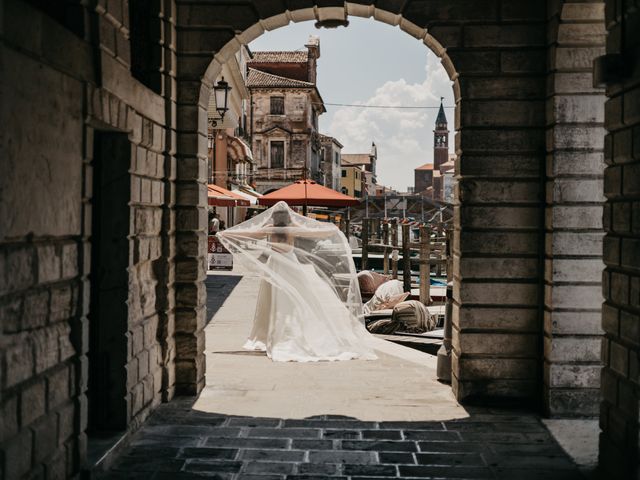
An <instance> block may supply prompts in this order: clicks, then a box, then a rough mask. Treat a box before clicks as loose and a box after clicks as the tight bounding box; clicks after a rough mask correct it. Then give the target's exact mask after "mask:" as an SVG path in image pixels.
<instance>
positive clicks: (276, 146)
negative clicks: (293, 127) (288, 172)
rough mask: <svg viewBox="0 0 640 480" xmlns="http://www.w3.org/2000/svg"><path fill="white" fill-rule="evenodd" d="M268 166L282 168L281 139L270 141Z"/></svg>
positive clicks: (282, 149) (282, 146)
mask: <svg viewBox="0 0 640 480" xmlns="http://www.w3.org/2000/svg"><path fill="white" fill-rule="evenodd" d="M270 146H271V152H270V159H271V162H270V165H269V166H270V167H271V168H284V142H283V141H282V140H279V141H272V142H271V145H270Z"/></svg>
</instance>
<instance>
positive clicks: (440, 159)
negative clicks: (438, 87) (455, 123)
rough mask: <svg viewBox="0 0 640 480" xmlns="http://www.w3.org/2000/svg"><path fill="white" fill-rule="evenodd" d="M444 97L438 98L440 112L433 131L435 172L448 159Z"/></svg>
mask: <svg viewBox="0 0 640 480" xmlns="http://www.w3.org/2000/svg"><path fill="white" fill-rule="evenodd" d="M443 100H444V97H440V110H438V116H437V117H436V128H435V130H434V131H433V168H434V170H437V169H439V168H440V165H442V164H443V163H445V162H446V161H447V160H448V159H449V129H448V127H447V117H446V116H445V114H444V106H443V104H442V102H443Z"/></svg>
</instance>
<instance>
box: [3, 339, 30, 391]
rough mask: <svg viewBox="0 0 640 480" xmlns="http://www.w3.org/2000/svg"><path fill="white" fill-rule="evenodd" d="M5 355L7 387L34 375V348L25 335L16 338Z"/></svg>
mask: <svg viewBox="0 0 640 480" xmlns="http://www.w3.org/2000/svg"><path fill="white" fill-rule="evenodd" d="M4 355H5V385H6V387H7V388H9V387H12V386H14V385H17V384H19V383H21V382H24V381H25V380H27V379H28V378H30V377H31V376H32V375H33V350H32V346H31V342H29V341H26V339H25V338H24V337H17V338H15V340H14V342H13V344H12V345H10V346H9V347H8V348H7V349H6V350H5V354H4Z"/></svg>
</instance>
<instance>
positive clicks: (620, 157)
mask: <svg viewBox="0 0 640 480" xmlns="http://www.w3.org/2000/svg"><path fill="white" fill-rule="evenodd" d="M605 14H606V25H607V30H608V37H607V54H611V55H620V56H621V57H619V58H621V59H622V65H623V68H621V69H616V68H615V67H614V68H613V69H611V70H609V71H607V70H601V72H600V73H602V74H604V75H603V77H604V78H603V80H604V79H606V80H607V96H608V97H609V100H608V101H607V103H606V106H605V125H606V127H607V130H608V134H607V136H606V138H605V161H606V164H607V168H606V169H605V172H604V191H605V195H606V197H607V203H606V205H605V214H604V219H605V220H604V223H605V229H606V232H607V235H606V237H605V239H604V261H605V264H606V266H607V268H606V270H605V272H604V275H603V279H602V286H603V293H604V297H605V303H604V305H603V307H602V327H603V329H604V331H605V338H604V339H603V343H602V360H603V362H604V365H605V366H604V369H603V371H602V384H601V391H602V397H601V398H602V403H601V406H600V426H601V428H602V434H601V437H600V465H601V468H602V470H603V478H637V477H638V475H639V474H640V470H639V468H638V464H639V463H638V462H639V457H638V451H639V447H640V445H639V435H638V433H639V427H638V411H639V404H638V398H639V396H640V394H639V390H638V389H639V374H638V372H639V371H640V366H639V365H640V61H638V59H639V58H640V35H638V32H639V31H640V12H639V11H638V8H637V2H636V6H635V7H634V5H633V2H615V1H610V0H607V2H606V11H605ZM614 60H615V58H614ZM607 77H608V79H607Z"/></svg>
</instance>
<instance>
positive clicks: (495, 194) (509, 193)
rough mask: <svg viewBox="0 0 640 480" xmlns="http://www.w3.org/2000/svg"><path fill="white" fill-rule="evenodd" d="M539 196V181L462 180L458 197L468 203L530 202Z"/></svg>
mask: <svg viewBox="0 0 640 480" xmlns="http://www.w3.org/2000/svg"><path fill="white" fill-rule="evenodd" d="M539 198H540V182H539V181H533V180H532V181H513V180H512V181H506V180H492V179H486V180H475V179H474V180H464V181H462V182H460V193H459V199H460V201H461V202H468V203H476V204H477V203H493V202H509V203H531V202H535V201H537V200H538V199H539Z"/></svg>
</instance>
